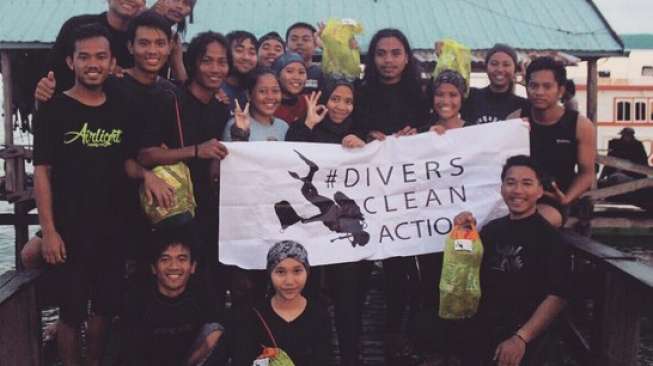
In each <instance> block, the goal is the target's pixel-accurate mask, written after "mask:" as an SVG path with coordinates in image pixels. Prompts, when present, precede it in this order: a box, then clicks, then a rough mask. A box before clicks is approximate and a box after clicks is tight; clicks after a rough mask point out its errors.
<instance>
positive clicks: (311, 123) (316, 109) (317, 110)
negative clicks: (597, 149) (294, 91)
mask: <svg viewBox="0 0 653 366" xmlns="http://www.w3.org/2000/svg"><path fill="white" fill-rule="evenodd" d="M321 95H322V92H321V91H320V92H317V93H316V92H311V95H310V96H309V95H304V99H306V104H307V108H306V121H305V122H304V123H305V124H306V127H308V128H310V129H311V130H312V129H313V128H315V126H317V124H318V123H320V122H322V121H323V120H324V117H325V116H326V114H327V112H328V110H327V107H326V106H325V105H324V104H317V101H318V100H319V99H320V96H321Z"/></svg>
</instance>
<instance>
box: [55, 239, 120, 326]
mask: <svg viewBox="0 0 653 366" xmlns="http://www.w3.org/2000/svg"><path fill="white" fill-rule="evenodd" d="M80 236H81V235H73V236H71V235H62V239H63V240H64V244H65V245H66V256H67V258H66V262H65V263H63V264H61V265H57V266H52V267H51V268H52V270H51V271H50V275H51V276H53V279H54V281H53V284H54V287H55V293H56V300H57V301H56V302H57V305H59V317H60V319H61V320H62V321H64V322H65V323H67V324H71V325H77V324H80V323H81V322H83V321H84V320H86V319H88V317H89V315H98V316H105V317H111V316H113V315H115V314H117V312H118V310H119V307H120V304H121V302H122V293H123V292H122V290H123V285H124V278H123V277H124V276H123V275H124V255H123V252H122V250H121V248H122V247H123V246H122V244H121V243H119V242H117V239H114V238H108V237H107V238H92V237H90V236H89V237H86V238H80ZM89 302H90V307H89Z"/></svg>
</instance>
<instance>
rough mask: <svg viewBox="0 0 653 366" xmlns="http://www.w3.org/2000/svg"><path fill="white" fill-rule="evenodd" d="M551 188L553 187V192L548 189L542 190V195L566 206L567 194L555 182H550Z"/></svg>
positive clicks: (567, 201)
mask: <svg viewBox="0 0 653 366" xmlns="http://www.w3.org/2000/svg"><path fill="white" fill-rule="evenodd" d="M551 188H552V189H553V192H549V191H544V195H545V196H547V197H549V198H551V199H553V200H555V201H556V202H558V203H559V204H561V205H563V206H566V205H568V204H569V200H568V199H567V195H566V194H565V193H564V192H563V191H561V190H560V187H558V184H557V183H556V182H551Z"/></svg>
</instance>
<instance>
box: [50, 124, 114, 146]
mask: <svg viewBox="0 0 653 366" xmlns="http://www.w3.org/2000/svg"><path fill="white" fill-rule="evenodd" d="M64 136H65V137H64V142H63V143H64V144H66V145H68V144H72V143H73V142H75V141H77V140H79V139H81V142H82V145H84V146H88V147H109V146H112V145H115V144H119V143H120V142H121V141H122V130H117V129H113V130H111V132H109V131H106V130H104V129H102V128H98V129H97V130H95V131H91V129H90V128H89V127H88V123H84V126H82V128H81V129H80V130H79V131H69V132H66V133H65V134H64Z"/></svg>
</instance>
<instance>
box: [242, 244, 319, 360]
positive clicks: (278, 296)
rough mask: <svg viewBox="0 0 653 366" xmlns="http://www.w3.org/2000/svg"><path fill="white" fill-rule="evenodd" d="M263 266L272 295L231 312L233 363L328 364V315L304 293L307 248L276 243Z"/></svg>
mask: <svg viewBox="0 0 653 366" xmlns="http://www.w3.org/2000/svg"><path fill="white" fill-rule="evenodd" d="M266 271H267V272H266V273H267V275H268V280H269V282H270V283H271V284H272V288H273V290H274V292H273V295H272V296H271V297H267V298H266V299H265V301H263V302H262V303H259V304H257V305H256V306H254V307H250V306H249V305H248V306H246V307H244V308H241V309H237V310H236V311H235V316H234V326H233V327H232V329H231V330H230V331H231V332H232V333H231V335H232V338H231V343H230V344H231V347H232V360H231V361H232V363H231V364H232V365H234V366H251V365H252V363H253V362H254V364H255V365H267V364H268V362H271V361H273V360H274V361H276V362H279V364H281V362H282V361H286V362H289V361H290V362H292V364H294V365H295V366H309V365H310V366H326V365H328V364H329V356H330V348H331V341H330V337H331V324H330V320H329V314H328V312H327V310H326V308H325V307H323V306H322V305H321V304H320V303H319V302H318V301H316V300H314V299H312V298H306V297H304V296H303V295H302V290H303V289H304V286H305V285H306V280H307V278H308V274H309V272H310V265H309V262H308V253H307V252H306V249H305V248H304V247H303V246H302V245H301V244H299V243H297V242H294V241H290V240H285V241H281V242H278V243H276V244H274V245H273V246H272V247H271V248H270V250H269V251H268V255H267V266H266ZM261 346H263V350H261ZM255 360H256V362H255ZM283 364H284V365H285V364H291V363H283Z"/></svg>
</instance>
